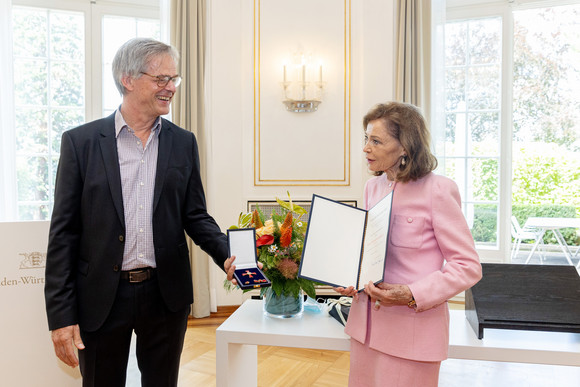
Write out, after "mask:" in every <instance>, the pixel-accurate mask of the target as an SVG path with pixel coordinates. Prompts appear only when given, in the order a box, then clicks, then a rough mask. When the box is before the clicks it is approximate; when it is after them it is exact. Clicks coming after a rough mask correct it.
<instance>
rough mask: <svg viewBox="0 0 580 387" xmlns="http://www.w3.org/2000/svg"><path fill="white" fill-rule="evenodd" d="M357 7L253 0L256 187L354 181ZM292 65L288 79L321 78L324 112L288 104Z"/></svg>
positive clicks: (328, 1)
mask: <svg viewBox="0 0 580 387" xmlns="http://www.w3.org/2000/svg"><path fill="white" fill-rule="evenodd" d="M350 11H351V3H350V0H344V1H338V0H315V1H313V0H294V1H287V0H254V20H253V23H254V30H253V32H254V46H253V50H254V74H253V76H254V105H253V106H254V113H253V114H254V185H256V186H262V185H271V186H278V185H279V186H291V185H305V186H308V185H312V186H328V185H330V186H348V185H350V104H351V101H350V83H351V79H350V63H351V57H350V51H351V20H350V13H351V12H350ZM302 56H304V58H305V59H304V58H302ZM301 58H302V59H301ZM300 60H302V61H303V62H301V63H306V66H305V67H304V68H302V67H301V66H302V64H301V63H300ZM304 60H305V61H306V62H304ZM285 66H286V76H287V79H288V80H291V79H296V77H302V79H305V80H306V81H307V82H309V83H311V84H315V83H316V82H319V81H320V79H321V78H322V82H323V85H324V89H323V92H322V96H321V99H322V102H321V103H320V105H319V106H318V110H317V111H315V112H308V113H295V112H291V111H287V110H286V107H285V105H284V104H283V102H282V101H283V100H284V99H285V97H284V89H283V81H284V68H285ZM301 71H302V72H301ZM293 77H294V78H293Z"/></svg>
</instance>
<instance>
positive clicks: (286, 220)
mask: <svg viewBox="0 0 580 387" xmlns="http://www.w3.org/2000/svg"><path fill="white" fill-rule="evenodd" d="M291 226H292V213H291V212H289V213H287V214H286V218H284V223H283V224H282V226H281V227H280V231H282V232H283V231H284V229H285V228H288V227H291Z"/></svg>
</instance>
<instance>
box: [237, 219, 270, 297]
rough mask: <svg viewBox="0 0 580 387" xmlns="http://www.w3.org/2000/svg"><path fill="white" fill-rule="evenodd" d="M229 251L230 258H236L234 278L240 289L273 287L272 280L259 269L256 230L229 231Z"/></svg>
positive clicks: (240, 229)
mask: <svg viewBox="0 0 580 387" xmlns="http://www.w3.org/2000/svg"><path fill="white" fill-rule="evenodd" d="M228 250H229V255H230V257H231V256H233V255H235V256H236V260H235V261H234V265H235V266H236V270H235V271H234V278H235V279H236V281H238V286H239V287H240V288H242V289H254V288H262V287H266V286H270V285H271V283H270V280H268V278H267V277H266V276H265V275H264V273H262V271H261V270H260V269H259V268H258V254H257V251H256V229H254V228H238V229H232V230H228Z"/></svg>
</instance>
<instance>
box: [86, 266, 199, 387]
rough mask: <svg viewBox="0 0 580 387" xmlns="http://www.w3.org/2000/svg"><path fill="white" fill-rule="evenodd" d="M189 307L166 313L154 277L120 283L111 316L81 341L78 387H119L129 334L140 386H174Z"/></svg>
mask: <svg viewBox="0 0 580 387" xmlns="http://www.w3.org/2000/svg"><path fill="white" fill-rule="evenodd" d="M189 311H190V307H189V306H187V307H186V308H183V310H180V311H178V312H170V311H169V310H168V309H167V308H166V306H165V303H164V302H163V299H162V298H161V293H160V291H159V286H158V284H157V278H156V277H153V278H151V279H150V280H147V281H144V282H140V283H129V281H128V280H123V279H122V280H121V282H120V284H119V289H118V290H117V296H116V299H115V303H114V304H113V308H112V310H111V313H110V314H109V316H108V317H107V320H106V321H105V323H104V324H103V326H102V327H101V328H99V329H98V330H97V331H95V332H85V331H83V330H82V327H81V337H82V339H83V343H84V344H85V349H84V350H82V351H79V362H80V370H81V374H82V376H83V387H123V386H125V381H126V377H127V362H128V360H129V347H130V344H131V336H132V333H133V331H135V335H136V337H137V345H136V348H137V364H138V365H139V370H140V371H141V385H142V386H143V387H175V386H177V377H178V374H179V361H180V357H181V351H182V349H183V340H184V337H185V331H186V329H187V317H188V315H189Z"/></svg>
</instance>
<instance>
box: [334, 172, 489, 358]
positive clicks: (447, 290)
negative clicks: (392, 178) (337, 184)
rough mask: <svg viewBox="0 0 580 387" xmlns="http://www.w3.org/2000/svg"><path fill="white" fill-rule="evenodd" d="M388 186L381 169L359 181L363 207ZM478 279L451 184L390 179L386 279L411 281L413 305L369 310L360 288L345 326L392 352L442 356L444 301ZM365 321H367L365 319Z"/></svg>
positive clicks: (445, 318) (446, 315)
mask: <svg viewBox="0 0 580 387" xmlns="http://www.w3.org/2000/svg"><path fill="white" fill-rule="evenodd" d="M390 190H391V188H390V187H389V181H388V180H387V177H386V175H385V174H383V175H381V176H378V177H373V178H371V179H370V180H369V181H368V182H367V183H366V185H365V191H364V201H365V207H366V209H369V208H371V207H372V206H373V205H375V203H377V202H378V201H379V200H380V199H382V198H383V197H384V196H385V195H386V194H387V193H388V192H389V191H390ZM480 278H481V264H480V263H479V257H478V255H477V252H476V251H475V245H474V242H473V238H472V236H471V233H470V231H469V228H468V226H467V223H466V221H465V217H464V216H463V213H462V212H461V198H460V196H459V191H458V189H457V185H456V184H455V183H454V182H453V181H452V180H450V179H448V178H446V177H443V176H438V175H435V174H433V173H430V174H428V175H427V176H425V177H423V178H421V179H419V180H417V181H414V182H409V183H396V184H395V185H394V192H393V207H392V211H391V229H390V235H389V242H388V250H387V260H386V266H385V282H387V283H392V284H406V285H409V287H410V288H411V291H412V292H413V296H414V297H415V301H416V302H417V308H416V310H415V309H412V308H409V307H407V306H406V305H403V306H392V307H387V306H381V307H380V308H379V310H378V311H376V310H374V309H373V308H372V307H371V306H370V305H369V301H368V297H367V296H366V294H365V293H364V292H361V293H360V294H359V298H358V300H353V305H352V307H351V311H350V314H349V317H348V322H347V325H346V328H345V332H346V333H347V334H348V335H350V336H351V338H352V339H354V340H357V341H359V342H361V343H364V342H365V338H366V337H367V326H368V325H367V323H369V322H370V326H371V327H372V329H371V331H370V332H369V334H370V335H369V337H370V347H371V348H373V349H375V350H377V351H380V352H383V353H386V354H389V355H392V356H397V357H402V358H406V359H412V360H418V361H442V360H445V359H446V358H447V353H448V346H449V310H448V308H447V300H448V299H450V298H451V297H453V296H455V295H456V294H458V293H460V292H462V291H463V290H465V289H468V288H470V287H471V286H473V285H474V284H475V283H477V281H479V280H480ZM369 318H370V319H371V320H370V321H367V319H369Z"/></svg>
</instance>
